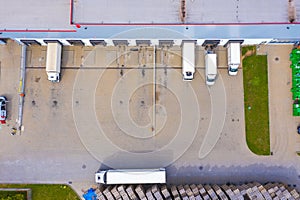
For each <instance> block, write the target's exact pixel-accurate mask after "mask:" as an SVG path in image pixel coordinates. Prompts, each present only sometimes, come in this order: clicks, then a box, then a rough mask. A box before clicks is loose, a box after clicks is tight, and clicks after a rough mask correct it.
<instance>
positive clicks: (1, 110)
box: [0, 96, 7, 124]
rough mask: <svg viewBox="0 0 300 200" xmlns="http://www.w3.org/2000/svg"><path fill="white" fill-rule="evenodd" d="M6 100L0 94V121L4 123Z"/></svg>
mask: <svg viewBox="0 0 300 200" xmlns="http://www.w3.org/2000/svg"><path fill="white" fill-rule="evenodd" d="M6 102H7V99H6V97H5V96H0V123H1V124H5V123H6V118H7V116H6Z"/></svg>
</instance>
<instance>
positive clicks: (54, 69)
mask: <svg viewBox="0 0 300 200" xmlns="http://www.w3.org/2000/svg"><path fill="white" fill-rule="evenodd" d="M61 49H62V47H61V44H60V43H58V42H49V43H48V44H47V59H46V72H47V76H48V80H49V81H52V82H59V81H60V67H61Z"/></svg>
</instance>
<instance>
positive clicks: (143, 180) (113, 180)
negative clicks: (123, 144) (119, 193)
mask: <svg viewBox="0 0 300 200" xmlns="http://www.w3.org/2000/svg"><path fill="white" fill-rule="evenodd" d="M95 181H96V183H102V184H153V183H166V170H165V168H159V169H110V170H105V171H98V172H97V173H96V174H95Z"/></svg>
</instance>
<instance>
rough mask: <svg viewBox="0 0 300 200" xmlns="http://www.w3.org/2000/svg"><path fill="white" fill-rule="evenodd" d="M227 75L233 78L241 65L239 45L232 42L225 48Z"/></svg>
mask: <svg viewBox="0 0 300 200" xmlns="http://www.w3.org/2000/svg"><path fill="white" fill-rule="evenodd" d="M227 61H228V74H229V75H231V76H235V75H237V73H238V68H239V66H240V64H241V44H240V43H239V42H232V43H229V44H228V47H227Z"/></svg>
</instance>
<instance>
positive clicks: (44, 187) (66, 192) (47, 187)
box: [0, 184, 80, 200]
mask: <svg viewBox="0 0 300 200" xmlns="http://www.w3.org/2000/svg"><path fill="white" fill-rule="evenodd" d="M0 188H30V189H31V191H32V199H33V200H52V199H55V200H80V199H79V197H78V196H77V194H76V193H75V192H74V191H73V190H72V188H70V187H69V186H67V185H54V184H0ZM0 193H1V192H0ZM0 197H1V196H0Z"/></svg>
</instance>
